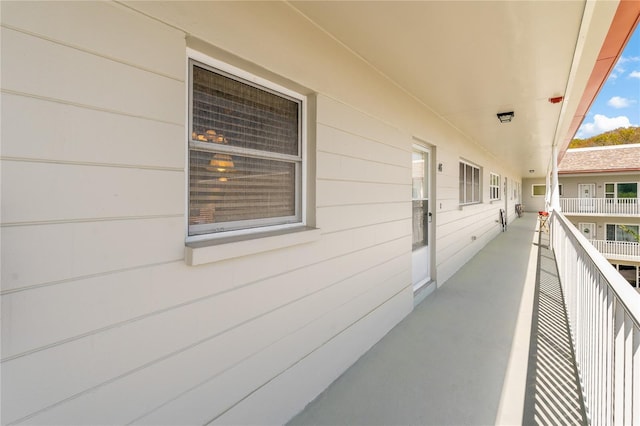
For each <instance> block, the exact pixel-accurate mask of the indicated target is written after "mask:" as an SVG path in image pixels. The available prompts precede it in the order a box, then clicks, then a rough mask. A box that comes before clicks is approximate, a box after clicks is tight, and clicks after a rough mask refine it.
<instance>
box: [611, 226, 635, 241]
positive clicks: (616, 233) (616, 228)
mask: <svg viewBox="0 0 640 426" xmlns="http://www.w3.org/2000/svg"><path fill="white" fill-rule="evenodd" d="M620 225H623V226H626V227H630V226H633V227H636V226H637V227H638V229H639V230H640V224H637V223H611V222H607V223H605V224H604V239H605V241H621V242H622V240H618V239H617V238H616V237H617V235H618V226H620ZM609 226H615V228H614V234H613V236H614V238H616V239H615V240H610V239H609ZM631 242H633V241H631Z"/></svg>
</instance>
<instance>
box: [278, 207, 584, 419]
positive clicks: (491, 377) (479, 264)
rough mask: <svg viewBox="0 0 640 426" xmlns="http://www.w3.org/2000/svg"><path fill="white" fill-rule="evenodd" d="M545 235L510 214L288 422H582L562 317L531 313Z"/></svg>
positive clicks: (557, 294) (528, 219)
mask: <svg viewBox="0 0 640 426" xmlns="http://www.w3.org/2000/svg"><path fill="white" fill-rule="evenodd" d="M545 236H546V238H547V240H548V234H545V233H539V232H538V231H537V216H536V215H534V214H531V213H529V214H525V215H524V216H523V217H522V218H518V219H516V220H515V221H514V222H513V223H512V224H510V225H509V228H508V230H507V232H504V233H501V234H500V235H499V236H498V237H497V238H495V239H494V240H492V241H491V242H490V243H489V244H487V246H486V247H485V248H483V249H482V250H481V251H480V252H479V253H478V254H477V255H476V256H475V257H474V258H473V259H471V260H470V261H469V262H468V263H467V264H465V265H464V266H463V267H462V268H461V269H460V270H459V271H458V272H457V273H456V274H455V275H454V276H453V277H451V278H450V279H449V280H448V281H447V282H446V283H445V285H444V286H442V287H441V288H440V289H438V290H437V291H435V292H434V293H433V294H432V295H430V296H429V297H428V298H427V299H426V300H425V301H424V302H422V303H421V304H419V305H418V306H416V308H415V309H414V311H413V312H412V313H411V314H410V315H409V316H408V317H407V318H405V319H404V320H403V321H402V322H401V323H400V324H399V325H398V326H397V327H395V328H394V329H393V330H391V331H390V332H389V333H388V334H387V335H386V336H385V337H384V338H383V339H382V340H381V341H380V342H378V343H377V344H376V345H374V346H373V347H372V348H371V350H370V351H368V352H367V353H366V354H365V355H363V356H362V357H361V358H360V360H358V362H356V363H355V364H354V365H353V366H352V367H351V368H350V369H348V370H347V371H346V372H345V373H344V374H343V375H342V376H341V377H340V378H339V379H338V380H336V381H335V382H334V383H333V384H332V385H331V386H330V387H329V388H328V389H327V390H326V391H324V392H323V393H322V394H321V395H320V396H319V397H318V398H317V399H316V400H315V401H313V402H312V403H310V404H309V405H308V406H307V407H306V409H305V410H304V411H303V412H302V413H300V414H299V415H298V416H296V417H295V418H294V419H292V420H291V422H290V424H292V425H405V424H407V425H408V424H412V425H490V424H534V423H536V424H553V423H563V424H583V423H584V422H585V421H584V409H583V406H582V403H581V402H580V401H579V396H580V393H579V390H578V386H577V381H576V380H575V366H574V361H573V352H572V350H571V346H570V344H569V343H568V340H567V339H568V334H567V333H566V332H565V331H566V318H565V317H563V316H562V315H556V314H557V303H556V304H552V303H551V304H550V303H546V306H551V307H552V314H553V315H556V316H555V317H554V318H551V319H549V318H548V317H545V314H544V309H540V307H541V306H542V304H541V303H540V302H541V301H544V302H547V301H549V297H547V296H543V297H540V296H539V294H540V291H541V288H540V281H541V279H540V278H541V277H542V280H543V281H545V280H546V281H553V280H549V279H548V275H549V274H547V272H544V271H546V270H548V271H549V273H550V274H551V275H553V274H554V273H555V269H554V268H553V267H552V266H550V264H549V261H548V260H547V261H546V263H544V262H543V263H542V268H541V262H540V256H541V255H542V254H545V253H544V252H543V251H545V250H546V256H547V258H548V257H549V256H550V257H551V258H553V255H552V254H550V252H549V251H548V248H546V246H545V242H544V238H545ZM540 237H542V242H541V240H539V238H540ZM551 264H552V265H555V261H553V259H552V262H551ZM541 270H542V273H541ZM552 285H553V284H552ZM556 285H557V280H556ZM545 292H547V293H549V294H550V295H551V296H550V297H552V298H553V299H552V301H555V302H557V301H558V300H560V301H561V297H562V294H561V291H559V287H557V288H554V289H552V290H545ZM534 312H535V315H534ZM562 312H564V308H562V309H560V313H562ZM532 318H533V322H532ZM558 320H559V321H560V323H556V322H557V321H558ZM563 320H564V321H565V323H564V324H562V322H561V321H563ZM540 321H547V322H549V321H550V322H551V324H552V325H553V327H557V328H558V330H560V331H561V332H560V333H556V332H555V331H553V329H552V331H551V332H549V326H548V325H546V323H545V325H544V326H541V325H539V322H540ZM532 331H533V334H532ZM543 332H544V333H545V335H544V336H543V338H541V339H538V338H536V336H537V335H538V334H540V333H543ZM556 335H557V337H558V338H559V339H565V340H567V341H565V342H564V343H562V342H560V343H556V342H554V341H553V340H554V339H555V338H556ZM532 336H533V339H532ZM541 341H543V343H546V344H543V343H540V342H541ZM530 343H531V344H530ZM567 345H568V349H567ZM541 357H542V358H541ZM529 359H531V360H532V361H531V362H529ZM539 359H544V362H541V361H537V360H539ZM567 363H568V364H567ZM545 369H546V370H549V373H548V374H547V373H544V371H543V372H542V374H541V370H545ZM558 371H561V372H562V374H558V373H557V372H558ZM545 374H546V375H545ZM550 393H552V395H549V394H550ZM567 411H569V412H570V415H568V416H566V415H564V414H558V413H565V412H567ZM523 413H524V417H523Z"/></svg>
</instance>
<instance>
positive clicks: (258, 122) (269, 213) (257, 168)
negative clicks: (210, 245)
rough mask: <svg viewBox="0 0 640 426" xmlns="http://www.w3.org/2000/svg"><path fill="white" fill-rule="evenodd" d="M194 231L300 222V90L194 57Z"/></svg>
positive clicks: (191, 209)
mask: <svg viewBox="0 0 640 426" xmlns="http://www.w3.org/2000/svg"><path fill="white" fill-rule="evenodd" d="M189 89H190V90H189V128H190V131H189V139H188V146H189V225H188V229H189V232H188V234H189V236H195V235H202V234H219V233H221V232H227V231H237V230H244V229H252V228H262V227H266V226H267V227H268V226H275V225H286V224H295V223H301V222H302V168H303V163H302V161H303V160H302V159H303V156H302V111H303V100H304V98H303V97H302V96H299V97H295V96H291V95H289V94H284V93H280V92H279V91H277V90H274V89H272V88H268V87H264V86H260V85H258V84H255V83H253V82H249V81H246V80H243V79H242V78H240V77H238V76H235V75H232V74H229V73H227V72H224V71H221V70H219V69H215V68H212V67H210V66H208V65H205V64H202V63H200V62H196V61H195V60H192V59H191V60H190V61H189Z"/></svg>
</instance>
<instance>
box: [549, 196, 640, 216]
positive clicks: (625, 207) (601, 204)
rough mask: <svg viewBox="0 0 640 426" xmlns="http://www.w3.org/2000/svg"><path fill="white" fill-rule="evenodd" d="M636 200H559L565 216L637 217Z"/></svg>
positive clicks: (639, 210)
mask: <svg viewBox="0 0 640 426" xmlns="http://www.w3.org/2000/svg"><path fill="white" fill-rule="evenodd" d="M638 204H639V203H638V198H560V207H561V208H562V213H564V214H565V215H576V216H578V215H579V216H638V215H639V214H640V209H639V208H638Z"/></svg>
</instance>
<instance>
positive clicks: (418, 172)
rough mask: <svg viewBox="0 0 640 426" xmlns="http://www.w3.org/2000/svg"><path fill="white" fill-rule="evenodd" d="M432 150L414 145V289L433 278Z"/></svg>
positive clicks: (412, 174)
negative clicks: (430, 195)
mask: <svg viewBox="0 0 640 426" xmlns="http://www.w3.org/2000/svg"><path fill="white" fill-rule="evenodd" d="M430 157H431V156H430V151H429V150H428V149H427V148H424V147H422V146H414V149H413V154H412V160H413V161H412V172H411V177H412V180H413V185H412V189H413V194H412V203H411V204H412V209H413V214H412V217H413V219H412V225H413V232H412V233H413V254H412V263H411V264H412V268H411V269H412V281H413V291H414V292H415V291H416V290H418V289H419V288H420V287H422V286H423V285H425V284H426V283H428V282H429V281H430V280H431V271H430V269H429V268H430V265H431V250H430V245H429V237H430V236H431V222H432V220H431V219H432V214H431V211H430V209H431V205H430V203H429V173H430V170H431V162H430Z"/></svg>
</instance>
